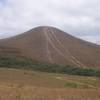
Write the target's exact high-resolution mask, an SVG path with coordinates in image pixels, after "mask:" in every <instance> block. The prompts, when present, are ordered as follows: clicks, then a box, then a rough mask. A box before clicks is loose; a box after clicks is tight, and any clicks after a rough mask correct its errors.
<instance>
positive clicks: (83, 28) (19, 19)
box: [0, 0, 100, 44]
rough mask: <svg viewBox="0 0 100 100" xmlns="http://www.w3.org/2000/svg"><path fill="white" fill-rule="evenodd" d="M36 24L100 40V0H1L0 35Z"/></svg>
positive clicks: (26, 28)
mask: <svg viewBox="0 0 100 100" xmlns="http://www.w3.org/2000/svg"><path fill="white" fill-rule="evenodd" d="M37 26H54V27H57V28H59V29H61V30H63V31H65V32H67V33H69V34H72V35H74V36H76V37H79V38H81V39H84V40H86V41H90V42H93V43H97V44H100V33H99V32H100V0H0V38H6V37H10V36H14V35H17V34H21V33H23V32H25V31H28V30H30V29H32V28H34V27H37Z"/></svg>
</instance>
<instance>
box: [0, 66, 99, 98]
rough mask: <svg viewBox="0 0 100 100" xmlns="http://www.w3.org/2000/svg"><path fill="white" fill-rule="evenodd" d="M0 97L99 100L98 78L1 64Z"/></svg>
mask: <svg viewBox="0 0 100 100" xmlns="http://www.w3.org/2000/svg"><path fill="white" fill-rule="evenodd" d="M0 100H100V78H97V77H83V76H73V75H65V74H51V73H44V72H34V71H27V70H16V69H2V68H0Z"/></svg>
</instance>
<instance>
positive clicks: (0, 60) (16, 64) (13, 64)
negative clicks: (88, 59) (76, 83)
mask: <svg viewBox="0 0 100 100" xmlns="http://www.w3.org/2000/svg"><path fill="white" fill-rule="evenodd" d="M0 67H7V68H18V69H19V68H20V69H31V70H36V71H42V72H50V73H62V74H70V75H81V76H98V77H100V71H97V70H95V69H89V68H78V67H73V66H70V65H56V64H47V63H41V62H38V61H33V60H31V59H25V58H15V57H0Z"/></svg>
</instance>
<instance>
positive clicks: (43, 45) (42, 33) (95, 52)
mask: <svg viewBox="0 0 100 100" xmlns="http://www.w3.org/2000/svg"><path fill="white" fill-rule="evenodd" d="M0 54H1V55H8V56H16V57H20V56H21V57H27V58H31V59H33V60H37V61H41V62H48V63H54V64H66V65H74V66H77V67H94V68H97V69H100V46H98V45H95V44H92V43H89V42H86V41H83V40H80V39H78V38H75V37H73V36H71V35H69V34H67V33H65V32H63V31H61V30H59V29H56V28H53V27H47V26H45V27H37V28H34V29H32V30H30V31H28V32H25V33H23V34H21V35H18V36H15V37H11V38H8V39H1V40H0Z"/></svg>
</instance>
